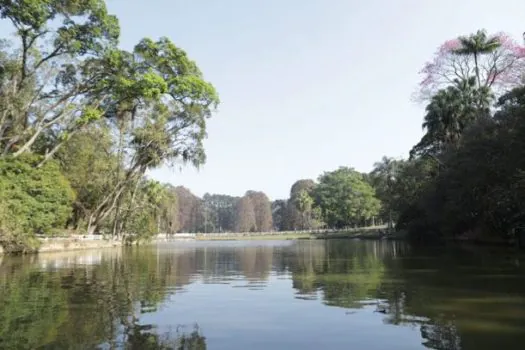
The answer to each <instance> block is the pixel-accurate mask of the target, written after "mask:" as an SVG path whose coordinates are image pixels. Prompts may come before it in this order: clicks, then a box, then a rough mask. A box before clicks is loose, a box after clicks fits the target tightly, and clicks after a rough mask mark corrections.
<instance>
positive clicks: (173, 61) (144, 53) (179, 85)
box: [90, 38, 219, 228]
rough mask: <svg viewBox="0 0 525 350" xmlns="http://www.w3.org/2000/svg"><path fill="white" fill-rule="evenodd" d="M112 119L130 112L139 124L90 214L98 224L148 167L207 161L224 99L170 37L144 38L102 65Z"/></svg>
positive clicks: (128, 136) (131, 131) (128, 135)
mask: <svg viewBox="0 0 525 350" xmlns="http://www.w3.org/2000/svg"><path fill="white" fill-rule="evenodd" d="M100 69H101V74H104V75H105V76H106V78H105V79H104V80H103V82H102V86H103V88H104V90H107V91H109V93H108V94H106V95H105V98H104V108H105V109H106V110H107V111H109V112H108V113H107V114H106V115H107V118H108V121H109V122H111V121H115V120H118V119H121V118H124V117H126V118H127V119H129V120H133V121H134V125H135V127H134V128H132V129H128V132H127V133H126V135H125V136H124V137H123V139H124V140H125V141H126V142H127V145H126V146H125V148H124V149H125V150H126V153H127V154H129V156H128V159H129V161H128V162H127V166H126V169H125V171H124V172H123V175H122V178H121V179H118V181H117V182H116V183H115V186H114V189H113V190H112V191H110V192H109V193H108V194H107V196H106V197H105V198H104V200H103V201H102V202H101V203H100V204H99V206H97V208H96V209H95V211H94V213H93V214H92V215H91V217H90V226H92V227H94V228H96V227H97V226H98V224H99V223H100V221H101V220H104V219H105V218H106V217H107V216H108V215H109V214H110V213H111V212H112V211H113V210H115V208H118V206H119V202H120V200H121V196H122V194H123V192H124V191H125V190H127V189H128V188H130V185H131V184H132V183H133V182H135V181H136V179H137V178H139V177H141V176H143V175H144V173H145V172H146V170H148V169H151V168H155V167H158V166H160V165H161V164H164V163H166V162H168V163H172V164H173V163H175V162H180V161H182V162H184V163H187V162H190V163H192V164H193V165H195V166H199V165H200V164H202V163H203V162H204V161H205V153H204V148H203V144H202V142H203V140H204V138H205V136H206V119H207V118H208V117H210V116H211V113H212V110H213V109H214V108H215V106H216V105H217V104H218V102H219V100H218V97H217V94H216V92H215V89H214V88H213V86H212V85H211V84H209V83H207V82H206V81H204V80H203V79H202V73H201V72H200V70H199V69H198V67H197V66H196V64H195V63H194V62H193V61H191V60H189V59H188V57H187V55H186V53H185V52H184V51H182V50H181V49H179V48H178V47H176V46H175V45H174V44H173V43H172V42H171V41H169V40H168V39H167V38H161V39H160V40H159V41H157V42H154V41H152V40H149V39H144V40H142V41H141V42H140V43H139V44H138V45H137V46H136V47H135V49H134V51H133V53H127V52H124V51H115V50H114V51H112V52H110V53H108V54H107V55H106V57H105V60H104V62H103V64H102V65H101V68H100Z"/></svg>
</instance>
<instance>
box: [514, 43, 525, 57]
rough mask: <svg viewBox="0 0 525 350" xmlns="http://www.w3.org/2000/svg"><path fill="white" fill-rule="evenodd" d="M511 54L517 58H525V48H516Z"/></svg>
mask: <svg viewBox="0 0 525 350" xmlns="http://www.w3.org/2000/svg"><path fill="white" fill-rule="evenodd" d="M513 52H514V55H516V57H517V58H525V46H516V47H515V48H514V50H513Z"/></svg>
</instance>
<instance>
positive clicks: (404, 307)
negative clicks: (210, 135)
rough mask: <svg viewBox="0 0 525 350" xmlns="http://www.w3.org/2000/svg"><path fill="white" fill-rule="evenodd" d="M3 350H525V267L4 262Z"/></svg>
mask: <svg viewBox="0 0 525 350" xmlns="http://www.w3.org/2000/svg"><path fill="white" fill-rule="evenodd" d="M0 259H1V260H0V348H2V349H4V348H5V349H97V348H99V349H206V348H209V349H244V348H246V347H249V348H250V349H266V348H276V349H283V348H284V349H294V348H296V349H299V348H300V349H319V348H329V349H343V348H366V349H384V348H388V349H421V348H430V349H447V350H454V349H494V348H505V349H522V348H523V346H524V345H523V344H525V268H524V266H525V265H524V263H525V259H523V256H516V255H515V253H502V252H501V251H499V252H495V251H490V250H479V249H477V250H464V249H459V248H457V249H448V250H447V251H446V253H445V252H444V251H442V250H438V249H434V250H430V249H429V250H425V251H422V250H421V249H411V248H410V247H408V246H407V245H404V244H400V243H393V242H383V241H381V242H359V241H335V240H330V241H298V242H290V241H287V242H193V243H190V242H182V243H178V244H172V245H163V246H158V247H139V248H136V247H135V248H128V249H122V250H120V249H108V250H100V251H93V252H69V253H60V254H41V255H39V256H25V257H3V258H0Z"/></svg>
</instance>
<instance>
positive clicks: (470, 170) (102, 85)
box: [0, 0, 525, 246]
mask: <svg viewBox="0 0 525 350" xmlns="http://www.w3.org/2000/svg"><path fill="white" fill-rule="evenodd" d="M0 16H1V19H2V20H3V21H8V22H9V23H10V25H11V27H12V29H13V30H12V35H11V36H9V37H5V38H2V43H1V46H0V243H1V244H2V245H3V246H5V245H14V246H33V245H35V244H38V240H37V239H36V237H38V236H41V235H47V236H53V235H57V234H67V233H88V234H106V235H110V236H113V237H115V238H120V237H122V235H123V234H124V233H126V234H131V235H134V236H136V237H148V236H152V235H154V234H157V233H172V234H173V233H177V232H203V233H210V232H269V231H289V230H314V229H319V228H339V229H341V228H346V227H355V226H366V225H373V224H378V223H395V227H396V229H399V230H406V231H407V232H408V233H409V236H410V237H411V238H413V239H415V240H419V241H426V240H440V239H448V238H451V239H487V240H494V241H507V242H508V241H512V240H515V239H516V237H518V236H519V235H520V232H521V223H522V222H523V220H524V219H525V206H524V205H523V204H522V202H521V201H520V197H522V196H523V195H524V194H525V160H524V159H525V157H523V155H524V154H522V152H525V147H523V146H524V144H523V143H524V142H525V141H524V140H525V137H524V136H525V122H524V121H523V118H522V117H525V115H524V114H525V85H524V84H525V80H524V79H523V77H524V73H525V47H523V46H521V45H519V44H518V43H517V42H516V41H514V40H513V39H512V38H511V37H510V36H508V35H506V34H504V33H496V34H488V33H487V32H486V31H484V30H479V31H477V32H476V33H472V34H466V35H463V36H458V37H457V38H454V39H451V40H448V41H446V42H445V43H444V44H443V45H442V46H440V47H439V48H438V49H437V51H436V53H435V55H434V57H432V58H431V60H430V61H429V62H428V63H427V64H425V65H424V66H423V69H422V70H421V75H422V81H421V83H420V84H419V86H418V88H417V91H416V93H415V95H414V99H415V100H416V102H417V103H420V104H423V105H425V106H426V108H425V111H424V115H423V116H422V117H423V123H422V127H423V130H424V136H423V137H422V138H421V140H420V141H419V142H418V143H417V144H416V145H414V147H413V148H412V149H411V150H410V152H409V154H410V157H409V158H408V159H393V158H389V157H384V158H383V159H381V160H380V161H378V162H377V163H375V164H374V168H373V170H372V171H370V172H359V171H357V170H356V169H354V168H352V167H350V166H341V167H340V168H338V169H335V170H331V171H326V172H324V173H323V174H320V176H319V177H318V178H317V179H300V180H298V181H297V182H295V183H294V184H291V189H290V195H289V198H286V199H274V200H273V201H272V200H270V199H269V198H268V196H267V195H266V194H264V193H263V192H260V191H256V190H248V191H247V192H246V193H245V195H244V196H242V197H234V196H229V195H225V194H205V195H204V196H203V197H202V198H199V197H198V196H196V195H194V194H192V193H191V191H190V190H188V189H187V188H184V187H182V186H179V187H175V186H173V185H171V184H162V183H159V182H157V181H155V180H153V179H151V178H148V177H147V176H146V174H147V171H148V170H150V169H154V168H158V167H160V166H163V165H171V166H181V165H186V166H196V167H199V166H201V165H203V164H204V163H205V161H206V153H205V149H204V147H203V140H204V139H205V138H206V136H207V131H206V123H207V120H208V118H210V117H212V116H213V115H214V113H215V112H216V110H217V107H218V105H219V103H220V100H219V95H218V92H217V91H216V89H215V88H214V86H213V85H212V84H211V83H210V82H208V81H206V79H205V78H204V75H203V73H202V72H201V71H200V69H199V68H198V66H197V64H196V63H195V62H194V61H192V60H191V59H190V57H189V56H188V54H187V53H186V52H185V51H184V50H182V49H181V48H179V47H178V46H176V44H175V43H173V42H172V41H171V40H170V39H168V38H166V37H162V38H158V39H150V38H144V39H142V40H140V41H139V42H138V43H137V44H136V45H135V47H134V48H133V50H131V51H126V50H122V49H120V48H119V36H120V27H119V22H118V19H117V18H116V17H115V16H113V15H111V14H110V13H108V11H107V9H106V5H105V1H103V0H79V1H66V2H64V1H59V0H50V1H45V2H40V1H11V0H0ZM407 98H408V97H407Z"/></svg>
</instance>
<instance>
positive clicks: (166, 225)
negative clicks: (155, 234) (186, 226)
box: [159, 185, 179, 234]
mask: <svg viewBox="0 0 525 350" xmlns="http://www.w3.org/2000/svg"><path fill="white" fill-rule="evenodd" d="M159 210H160V229H161V232H164V233H167V234H174V233H176V232H177V231H178V230H179V202H178V198H177V192H176V190H175V187H173V186H171V185H164V192H163V195H162V198H161V201H160V205H159Z"/></svg>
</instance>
